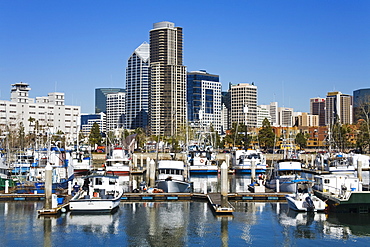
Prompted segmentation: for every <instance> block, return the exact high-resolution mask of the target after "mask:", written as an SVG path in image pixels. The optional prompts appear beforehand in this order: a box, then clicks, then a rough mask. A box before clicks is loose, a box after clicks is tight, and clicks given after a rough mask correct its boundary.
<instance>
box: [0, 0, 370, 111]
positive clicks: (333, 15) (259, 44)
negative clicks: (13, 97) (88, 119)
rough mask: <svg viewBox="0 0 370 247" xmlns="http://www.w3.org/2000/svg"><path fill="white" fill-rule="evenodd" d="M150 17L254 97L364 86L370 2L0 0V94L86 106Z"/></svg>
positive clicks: (303, 101) (302, 103)
mask: <svg viewBox="0 0 370 247" xmlns="http://www.w3.org/2000/svg"><path fill="white" fill-rule="evenodd" d="M159 21H171V22H174V23H175V24H176V26H181V27H183V29H184V65H186V66H187V68H188V71H193V70H200V69H204V70H207V72H209V73H213V74H218V75H220V80H221V81H222V83H223V91H226V90H227V88H228V83H229V82H232V83H240V82H254V83H255V85H256V86H257V87H258V104H269V103H270V102H272V101H278V102H279V105H280V106H285V107H293V108H294V109H295V111H307V112H308V111H309V98H313V97H325V96H326V94H327V92H329V91H341V92H342V93H346V94H352V93H353V91H354V90H357V89H361V88H369V87H370V1H367V0H363V1H361V0H354V1H342V0H336V1H334V0H332V1H328V0H321V1H316V0H307V1H303V0H302V1H296V0H294V1H293V0H292V1H277V0H273V1H263V0H256V1H252V0H251V1H247V0H245V1H216V0H213V1H201V0H198V1H192V0H187V1H162V0H157V1H145V0H142V1H93V0H88V1H87V0H80V1H69V0H64V1H40V0H33V1H25V0H23V1H22V0H1V1H0V99H2V100H9V98H10V88H11V84H13V83H17V82H21V81H22V82H25V83H28V84H30V87H31V88H32V90H31V92H30V96H31V97H32V98H34V97H37V96H46V95H47V93H49V92H55V91H57V92H64V93H65V94H66V104H73V105H80V106H81V107H82V112H83V113H93V111H94V92H95V90H94V89H95V88H99V87H122V88H124V87H125V68H126V62H127V59H128V57H129V56H130V55H131V53H132V52H133V51H134V49H135V48H136V47H138V46H139V45H140V44H141V43H142V42H144V41H149V30H150V29H152V25H153V23H155V22H159Z"/></svg>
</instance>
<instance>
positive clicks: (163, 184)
mask: <svg viewBox="0 0 370 247" xmlns="http://www.w3.org/2000/svg"><path fill="white" fill-rule="evenodd" d="M157 188H158V189H161V190H163V192H166V193H189V192H191V184H190V183H187V182H183V181H174V180H159V181H157Z"/></svg>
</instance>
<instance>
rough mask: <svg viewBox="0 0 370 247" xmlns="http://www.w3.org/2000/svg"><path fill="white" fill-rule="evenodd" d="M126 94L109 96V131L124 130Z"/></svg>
mask: <svg viewBox="0 0 370 247" xmlns="http://www.w3.org/2000/svg"><path fill="white" fill-rule="evenodd" d="M125 102H126V93H125V92H118V93H110V94H107V131H112V130H114V129H120V128H124V123H125V113H126V110H125V108H126V107H125Z"/></svg>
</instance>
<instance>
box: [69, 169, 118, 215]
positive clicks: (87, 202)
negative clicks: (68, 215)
mask: <svg viewBox="0 0 370 247" xmlns="http://www.w3.org/2000/svg"><path fill="white" fill-rule="evenodd" d="M84 181H85V182H86V183H84V186H83V187H82V190H80V191H79V192H77V193H76V194H75V196H73V197H72V199H71V200H70V201H69V209H70V210H71V212H94V213H95V212H112V211H114V210H115V209H117V208H118V207H119V204H120V201H121V197H122V195H123V189H122V187H121V186H120V185H119V177H118V176H112V175H101V174H96V175H95V174H93V175H89V176H87V177H85V178H84Z"/></svg>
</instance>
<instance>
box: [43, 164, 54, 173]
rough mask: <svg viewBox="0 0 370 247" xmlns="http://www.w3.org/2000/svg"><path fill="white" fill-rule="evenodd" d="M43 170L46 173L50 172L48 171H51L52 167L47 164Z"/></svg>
mask: <svg viewBox="0 0 370 247" xmlns="http://www.w3.org/2000/svg"><path fill="white" fill-rule="evenodd" d="M45 170H46V171H48V170H49V171H50V170H53V167H52V166H51V165H50V163H47V165H46V166H45Z"/></svg>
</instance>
